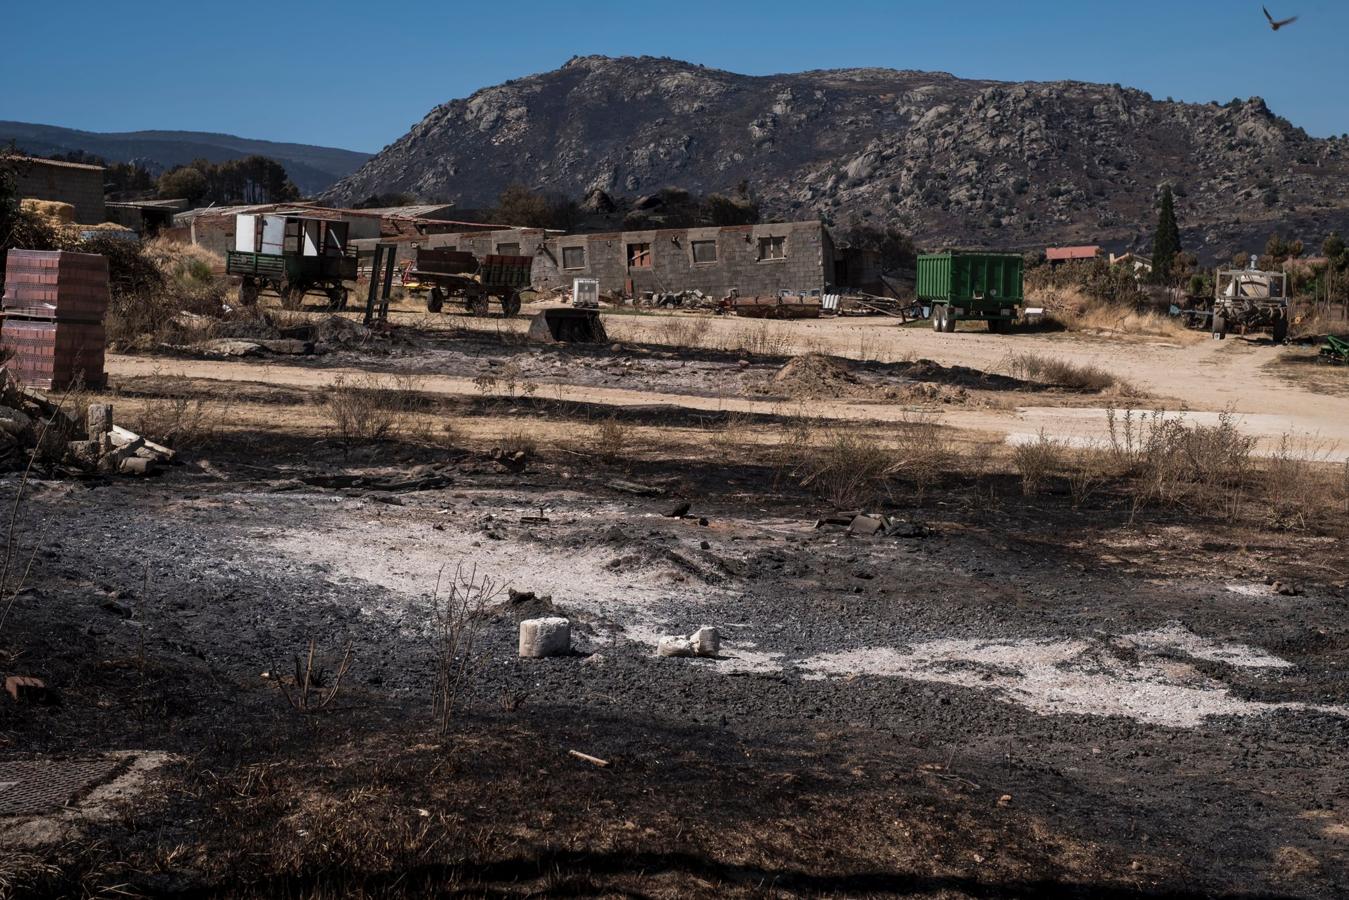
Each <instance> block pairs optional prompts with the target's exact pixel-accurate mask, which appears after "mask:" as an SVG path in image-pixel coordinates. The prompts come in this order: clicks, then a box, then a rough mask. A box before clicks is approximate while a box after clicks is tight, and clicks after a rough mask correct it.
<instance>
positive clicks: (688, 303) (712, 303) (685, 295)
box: [634, 289, 719, 309]
mask: <svg viewBox="0 0 1349 900" xmlns="http://www.w3.org/2000/svg"><path fill="white" fill-rule="evenodd" d="M718 303H719V300H717V299H713V298H712V297H709V296H708V295H707V294H704V293H703V292H702V291H699V290H696V289H695V290H689V291H644V292H642V296H641V297H639V298H638V299H637V302H636V303H635V304H634V305H636V306H654V307H657V308H661V309H716V308H717V305H718Z"/></svg>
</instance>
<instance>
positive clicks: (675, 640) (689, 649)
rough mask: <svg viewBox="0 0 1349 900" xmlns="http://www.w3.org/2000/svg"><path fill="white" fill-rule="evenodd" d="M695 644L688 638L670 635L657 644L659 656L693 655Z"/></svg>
mask: <svg viewBox="0 0 1349 900" xmlns="http://www.w3.org/2000/svg"><path fill="white" fill-rule="evenodd" d="M693 653H694V650H693V644H692V643H691V642H690V641H689V639H688V638H685V637H679V636H678V635H668V636H666V637H663V638H661V639H660V643H659V644H657V645H656V655H657V656H693Z"/></svg>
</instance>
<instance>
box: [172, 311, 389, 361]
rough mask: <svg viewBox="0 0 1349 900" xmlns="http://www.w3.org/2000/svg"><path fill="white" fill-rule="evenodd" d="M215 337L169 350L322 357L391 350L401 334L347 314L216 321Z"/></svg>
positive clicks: (214, 354)
mask: <svg viewBox="0 0 1349 900" xmlns="http://www.w3.org/2000/svg"><path fill="white" fill-rule="evenodd" d="M198 318H200V317H198ZM211 330H212V332H213V333H214V334H215V337H212V338H209V339H207V340H202V341H196V342H194V343H190V344H174V345H166V349H169V350H174V351H177V352H180V353H189V354H193V355H201V356H208V357H217V358H226V357H242V356H318V355H321V354H324V353H330V352H333V351H336V350H366V351H370V350H374V351H379V352H387V351H388V349H389V347H390V346H392V345H394V344H396V343H399V342H400V338H401V336H399V335H397V334H396V333H395V332H393V331H392V330H391V329H388V328H373V327H369V326H366V325H362V324H361V323H360V322H355V321H352V320H351V319H348V318H345V317H343V316H336V315H332V316H326V317H324V318H322V319H319V320H317V321H314V322H308V323H304V324H300V325H286V326H278V325H276V324H274V323H273V322H272V321H271V319H270V318H267V317H266V316H264V317H263V318H261V319H255V320H245V321H239V322H222V323H215V324H213V326H212V328H211Z"/></svg>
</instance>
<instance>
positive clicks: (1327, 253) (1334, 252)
mask: <svg viewBox="0 0 1349 900" xmlns="http://www.w3.org/2000/svg"><path fill="white" fill-rule="evenodd" d="M1321 255H1322V256H1324V257H1325V258H1326V259H1328V260H1330V263H1331V265H1334V266H1337V267H1338V266H1341V265H1343V264H1344V238H1342V237H1340V233H1339V232H1338V231H1332V232H1331V233H1330V234H1329V235H1327V236H1326V239H1325V240H1324V241H1322V242H1321Z"/></svg>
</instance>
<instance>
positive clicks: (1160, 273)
mask: <svg viewBox="0 0 1349 900" xmlns="http://www.w3.org/2000/svg"><path fill="white" fill-rule="evenodd" d="M1179 252H1180V227H1179V226H1178V225H1176V208H1175V201H1174V200H1173V199H1172V197H1171V185H1169V184H1168V185H1166V186H1165V187H1163V188H1162V204H1161V210H1160V212H1158V214H1157V236H1156V237H1154V238H1153V239H1152V276H1153V278H1154V279H1155V280H1156V281H1166V280H1168V279H1169V278H1170V277H1171V264H1172V262H1174V261H1175V258H1176V254H1177V253H1179Z"/></svg>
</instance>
